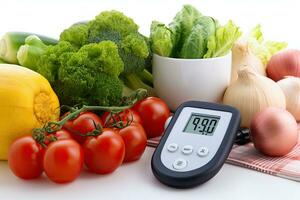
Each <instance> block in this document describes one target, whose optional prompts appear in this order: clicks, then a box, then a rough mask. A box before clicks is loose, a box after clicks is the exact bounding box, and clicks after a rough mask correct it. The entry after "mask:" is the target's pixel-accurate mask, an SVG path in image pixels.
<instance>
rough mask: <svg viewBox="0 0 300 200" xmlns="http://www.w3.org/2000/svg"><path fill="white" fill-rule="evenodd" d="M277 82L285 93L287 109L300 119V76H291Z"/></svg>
mask: <svg viewBox="0 0 300 200" xmlns="http://www.w3.org/2000/svg"><path fill="white" fill-rule="evenodd" d="M277 84H278V85H279V86H280V88H281V89H282V91H283V93H284V95H285V100H286V109H287V111H289V112H290V113H291V114H292V115H293V116H294V117H295V119H296V120H297V121H300V78H298V77H292V76H289V77H286V78H284V79H282V80H280V81H278V82H277Z"/></svg>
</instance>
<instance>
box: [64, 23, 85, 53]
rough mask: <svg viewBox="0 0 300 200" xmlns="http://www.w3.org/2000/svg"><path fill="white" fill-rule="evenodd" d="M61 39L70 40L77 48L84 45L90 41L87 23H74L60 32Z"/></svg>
mask: <svg viewBox="0 0 300 200" xmlns="http://www.w3.org/2000/svg"><path fill="white" fill-rule="evenodd" d="M59 40H60V41H67V42H70V43H71V44H72V45H74V46H75V47H77V48H80V47H82V46H83V45H85V44H87V43H88V26H87V24H84V23H80V24H74V25H72V26H71V27H69V28H68V29H65V30H64V31H63V32H62V33H61V34H60V38H59Z"/></svg>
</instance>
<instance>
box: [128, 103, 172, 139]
mask: <svg viewBox="0 0 300 200" xmlns="http://www.w3.org/2000/svg"><path fill="white" fill-rule="evenodd" d="M133 109H134V110H135V111H137V112H138V114H139V115H140V116H141V118H142V121H143V127H144V129H145V131H146V134H147V137H148V138H153V137H158V136H161V135H162V134H163V131H164V125H165V122H166V120H167V119H168V117H169V116H170V110H169V108H168V106H167V105H166V103H165V102H164V101H162V100H161V99H159V98H157V97H148V98H146V99H143V100H141V101H139V102H137V103H136V104H135V105H134V107H133Z"/></svg>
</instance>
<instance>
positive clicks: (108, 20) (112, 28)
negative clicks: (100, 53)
mask: <svg viewBox="0 0 300 200" xmlns="http://www.w3.org/2000/svg"><path fill="white" fill-rule="evenodd" d="M88 29H89V35H88V38H89V39H88V40H89V42H92V43H93V42H96V43H97V42H101V41H106V40H110V41H113V42H115V43H116V44H117V46H118V51H119V55H120V57H121V58H122V61H123V63H124V71H123V73H122V74H121V76H120V78H121V79H122V80H123V81H124V83H125V85H126V86H128V87H130V88H131V89H138V88H145V89H148V90H149V88H150V87H148V85H147V84H144V83H143V80H141V77H146V76H144V75H143V73H144V71H145V70H146V69H145V68H146V67H147V65H149V58H151V52H150V48H149V45H148V40H147V38H146V37H145V36H143V35H141V34H140V33H139V32H138V25H137V24H135V23H134V21H133V20H132V19H131V18H129V17H127V16H126V15H124V14H123V13H121V12H118V11H105V12H102V13H100V14H99V15H98V16H96V18H95V19H94V20H92V21H90V22H89V23H88ZM147 75H149V73H147ZM133 80H134V81H133ZM148 80H149V79H148Z"/></svg>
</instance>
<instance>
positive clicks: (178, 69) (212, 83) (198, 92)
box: [153, 53, 231, 111]
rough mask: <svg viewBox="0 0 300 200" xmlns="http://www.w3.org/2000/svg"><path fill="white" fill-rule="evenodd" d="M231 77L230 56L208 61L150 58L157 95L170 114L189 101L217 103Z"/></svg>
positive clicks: (155, 56) (156, 56)
mask: <svg viewBox="0 0 300 200" xmlns="http://www.w3.org/2000/svg"><path fill="white" fill-rule="evenodd" d="M230 77H231V53H229V54H227V55H226V56H222V57H217V58H208V59H180V58H168V57H162V56H159V55H156V54H154V55H153V82H154V89H155V91H156V94H157V95H158V96H159V97H160V98H162V99H163V100H164V101H165V102H166V103H167V104H168V106H169V108H170V109H171V110H173V111H174V110H176V108H177V107H178V106H179V105H180V104H181V103H183V102H185V101H189V100H198V101H208V102H220V101H221V100H222V97H223V94H224V91H225V89H226V88H227V86H228V85H229V82H230Z"/></svg>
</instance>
